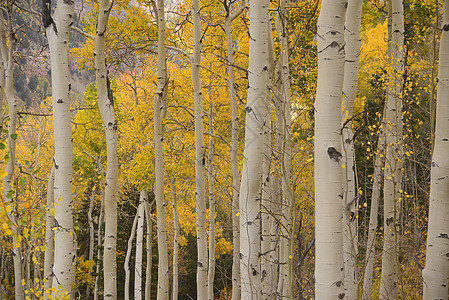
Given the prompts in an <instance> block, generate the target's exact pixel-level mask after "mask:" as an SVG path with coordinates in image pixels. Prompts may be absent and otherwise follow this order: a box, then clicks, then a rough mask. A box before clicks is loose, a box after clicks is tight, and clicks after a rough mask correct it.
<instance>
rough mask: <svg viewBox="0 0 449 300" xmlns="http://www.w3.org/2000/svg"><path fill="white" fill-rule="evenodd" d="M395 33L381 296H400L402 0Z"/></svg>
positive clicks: (395, 6) (395, 7)
mask: <svg viewBox="0 0 449 300" xmlns="http://www.w3.org/2000/svg"><path fill="white" fill-rule="evenodd" d="M390 9H391V11H390V12H389V13H390V15H391V34H390V40H389V44H388V47H389V50H388V51H389V59H388V62H389V66H388V68H389V72H388V79H387V91H386V92H387V99H386V103H385V106H386V107H385V115H384V120H383V124H382V126H383V130H384V131H385V173H384V226H383V227H384V245H383V253H382V274H381V281H380V293H379V297H380V299H397V297H398V276H399V264H398V258H397V247H398V245H397V242H398V236H397V229H396V224H397V220H398V219H399V215H398V208H399V206H398V204H397V202H398V199H399V198H400V197H401V193H400V190H401V183H402V165H403V162H402V161H403V154H402V152H403V150H402V147H403V141H402V99H401V93H402V86H403V73H404V70H403V56H404V14H403V5H402V0H392V1H391V4H390Z"/></svg>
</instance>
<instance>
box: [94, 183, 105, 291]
mask: <svg viewBox="0 0 449 300" xmlns="http://www.w3.org/2000/svg"><path fill="white" fill-rule="evenodd" d="M100 186H103V184H101V185H100ZM103 212H104V196H103V193H102V195H101V203H100V215H99V216H98V228H97V263H96V271H95V273H97V276H96V277H95V288H94V300H98V290H99V286H98V280H99V276H98V274H100V261H101V247H100V245H102V244H103V238H102V236H101V227H102V225H103Z"/></svg>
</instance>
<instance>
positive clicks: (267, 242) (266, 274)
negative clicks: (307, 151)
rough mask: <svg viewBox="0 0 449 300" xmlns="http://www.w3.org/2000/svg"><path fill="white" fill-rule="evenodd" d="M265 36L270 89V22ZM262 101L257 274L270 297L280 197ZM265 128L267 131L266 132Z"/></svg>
mask: <svg viewBox="0 0 449 300" xmlns="http://www.w3.org/2000/svg"><path fill="white" fill-rule="evenodd" d="M267 33H268V39H267V42H268V86H269V88H271V89H273V88H274V87H273V86H274V84H273V83H274V82H273V81H274V80H275V79H274V77H275V76H274V75H275V72H274V70H275V62H274V45H273V34H272V26H271V22H267ZM267 97H268V99H267V101H266V105H267V107H266V110H267V114H266V118H267V119H266V120H265V124H266V128H267V130H266V131H265V132H264V139H265V141H264V154H263V165H262V201H261V223H262V225H261V226H262V236H261V238H260V239H261V242H260V251H261V254H260V274H261V283H262V297H273V296H274V295H275V293H276V286H277V285H275V284H273V281H272V279H273V278H272V276H271V275H272V270H273V269H274V268H276V269H277V268H278V267H279V264H278V261H277V260H273V259H272V257H273V256H277V254H278V253H277V250H278V247H276V246H275V247H274V248H272V246H273V244H272V240H273V237H274V236H276V237H277V236H279V235H277V232H275V234H274V235H272V233H273V227H276V226H275V224H276V222H277V218H278V216H279V215H280V214H279V212H278V211H277V210H276V209H277V208H278V207H279V205H278V203H279V201H280V198H279V197H278V198H275V197H276V196H279V194H276V191H275V190H274V189H273V184H272V180H273V178H272V177H274V176H273V175H274V174H273V173H274V172H272V170H271V169H272V166H271V165H272V161H273V154H272V146H271V132H272V131H273V127H274V125H273V123H272V122H271V118H272V113H271V102H272V101H271V99H272V98H273V97H272V95H271V93H268V94H267ZM268 129H269V130H268Z"/></svg>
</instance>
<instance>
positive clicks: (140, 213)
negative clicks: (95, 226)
mask: <svg viewBox="0 0 449 300" xmlns="http://www.w3.org/2000/svg"><path fill="white" fill-rule="evenodd" d="M146 198H147V195H146V191H145V190H142V191H141V192H140V199H139V207H138V208H137V229H136V261H135V265H134V266H135V268H134V299H139V300H141V299H142V279H143V273H142V270H143V265H142V263H143V259H142V253H143V224H144V221H145V220H144V219H145V201H146V200H147V199H146Z"/></svg>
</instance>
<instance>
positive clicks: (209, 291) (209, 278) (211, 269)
mask: <svg viewBox="0 0 449 300" xmlns="http://www.w3.org/2000/svg"><path fill="white" fill-rule="evenodd" d="M211 93H212V91H211V88H210V82H209V107H210V109H209V133H210V134H211V136H210V138H209V155H208V156H207V166H208V170H207V176H208V181H209V271H208V274H207V281H208V282H207V297H208V299H209V300H213V299H214V278H215V251H216V250H215V248H216V247H215V186H214V150H215V149H214V147H215V145H214V138H213V136H212V135H213V134H214V129H213V126H214V117H213V103H212V95H211Z"/></svg>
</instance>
